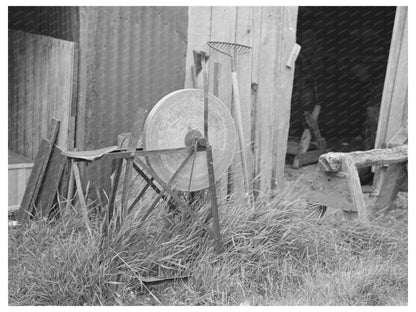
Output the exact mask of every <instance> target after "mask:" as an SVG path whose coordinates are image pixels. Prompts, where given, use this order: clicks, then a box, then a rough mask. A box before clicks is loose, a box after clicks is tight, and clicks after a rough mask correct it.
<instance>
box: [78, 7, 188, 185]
mask: <svg viewBox="0 0 416 312" xmlns="http://www.w3.org/2000/svg"><path fill="white" fill-rule="evenodd" d="M80 16H81V19H80V23H81V38H80V49H81V52H80V53H81V54H80V62H81V64H80V66H81V67H80V102H79V106H80V108H79V113H78V123H77V126H78V127H77V146H78V148H80V149H92V148H99V147H104V146H108V145H113V144H117V136H118V134H120V133H122V132H128V131H129V130H130V129H131V128H132V125H133V122H134V119H135V117H136V116H137V114H140V113H144V112H145V110H149V109H151V108H152V106H153V105H154V104H155V103H156V102H157V101H158V100H159V99H160V98H162V97H163V96H164V95H166V94H167V93H169V92H172V91H174V90H176V89H180V88H183V87H184V85H183V84H184V80H185V55H186V33H187V20H188V18H187V8H182V7H174V8H165V7H82V8H80ZM83 36H86V37H83ZM83 49H85V50H83ZM109 167H110V166H108V164H100V162H97V164H93V165H91V166H89V172H90V173H92V176H97V178H98V179H100V181H104V180H105V179H106V177H107V178H108V176H109V174H108V173H109ZM92 176H91V175H90V178H92ZM107 181H108V179H107Z"/></svg>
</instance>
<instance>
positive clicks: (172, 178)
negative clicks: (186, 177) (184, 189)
mask: <svg viewBox="0 0 416 312" xmlns="http://www.w3.org/2000/svg"><path fill="white" fill-rule="evenodd" d="M194 154H196V152H195V151H193V150H191V151H189V153H188V154H187V155H186V157H185V159H184V160H183V161H182V163H181V164H180V165H179V167H178V169H177V170H176V171H175V173H174V174H173V175H172V177H171V178H170V179H169V182H168V184H167V185H168V186H169V185H170V184H171V183H172V182H173V181H174V180H175V178H176V177H177V176H178V174H179V172H181V170H182V169H183V167H185V165H186V163H187V162H188V160H189V159H190V158H191V157H192V155H194ZM163 193H164V192H163V191H162V192H160V194H159V195H158V196H157V197H156V199H155V200H154V201H153V203H152V205H151V206H150V208H149V209H148V210H147V211H146V213H145V214H144V216H143V218H142V221H144V220H146V219H147V217H148V216H149V215H150V213H151V212H152V211H153V209H154V208H155V207H156V204H157V203H158V202H159V200H160V199H161V198H162V195H163Z"/></svg>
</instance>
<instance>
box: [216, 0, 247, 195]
mask: <svg viewBox="0 0 416 312" xmlns="http://www.w3.org/2000/svg"><path fill="white" fill-rule="evenodd" d="M236 14H237V8H236V7H218V6H217V7H212V10H211V28H210V38H209V40H211V41H225V42H235V31H236ZM208 53H209V54H210V61H209V86H210V92H212V91H213V85H214V83H213V79H214V77H213V76H214V75H213V72H214V66H215V65H214V64H215V63H216V62H217V63H219V69H218V98H219V99H221V100H222V101H223V102H224V104H225V105H226V106H227V107H228V108H229V110H230V111H231V98H232V80H231V60H230V58H229V57H228V56H225V55H223V54H221V53H219V52H216V51H214V50H213V49H209V51H208ZM235 146H238V141H237V137H236V145H235ZM239 168H240V167H239ZM230 169H231V176H232V175H233V174H234V171H235V168H234V166H230ZM239 170H240V169H239ZM227 179H228V177H226V176H225V175H224V176H223V178H222V179H221V182H220V183H219V184H220V189H223V190H225V189H226V184H227ZM231 179H232V178H231ZM231 181H232V180H231ZM218 194H219V198H218V200H220V201H221V199H222V198H221V197H222V196H223V192H219V193H218Z"/></svg>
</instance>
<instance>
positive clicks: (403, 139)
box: [387, 121, 408, 148]
mask: <svg viewBox="0 0 416 312" xmlns="http://www.w3.org/2000/svg"><path fill="white" fill-rule="evenodd" d="M407 142H408V129H407V121H406V122H405V123H404V124H403V126H401V127H400V129H399V130H397V132H396V133H395V134H394V135H393V136H392V137H391V139H390V140H389V141H388V142H387V147H388V148H392V147H397V146H400V145H403V144H407Z"/></svg>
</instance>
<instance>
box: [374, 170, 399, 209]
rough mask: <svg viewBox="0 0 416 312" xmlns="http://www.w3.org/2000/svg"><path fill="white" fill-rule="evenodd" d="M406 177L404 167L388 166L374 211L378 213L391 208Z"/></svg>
mask: <svg viewBox="0 0 416 312" xmlns="http://www.w3.org/2000/svg"><path fill="white" fill-rule="evenodd" d="M405 176H406V165H405V164H404V163H397V164H392V165H389V166H388V168H387V171H386V174H385V177H384V181H383V183H382V185H381V188H380V194H379V195H378V198H377V200H376V203H375V205H374V211H375V212H380V211H384V210H386V209H389V208H391V207H392V205H393V203H394V201H395V200H396V198H397V194H398V193H399V189H400V186H401V185H402V182H403V179H404V178H405Z"/></svg>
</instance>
